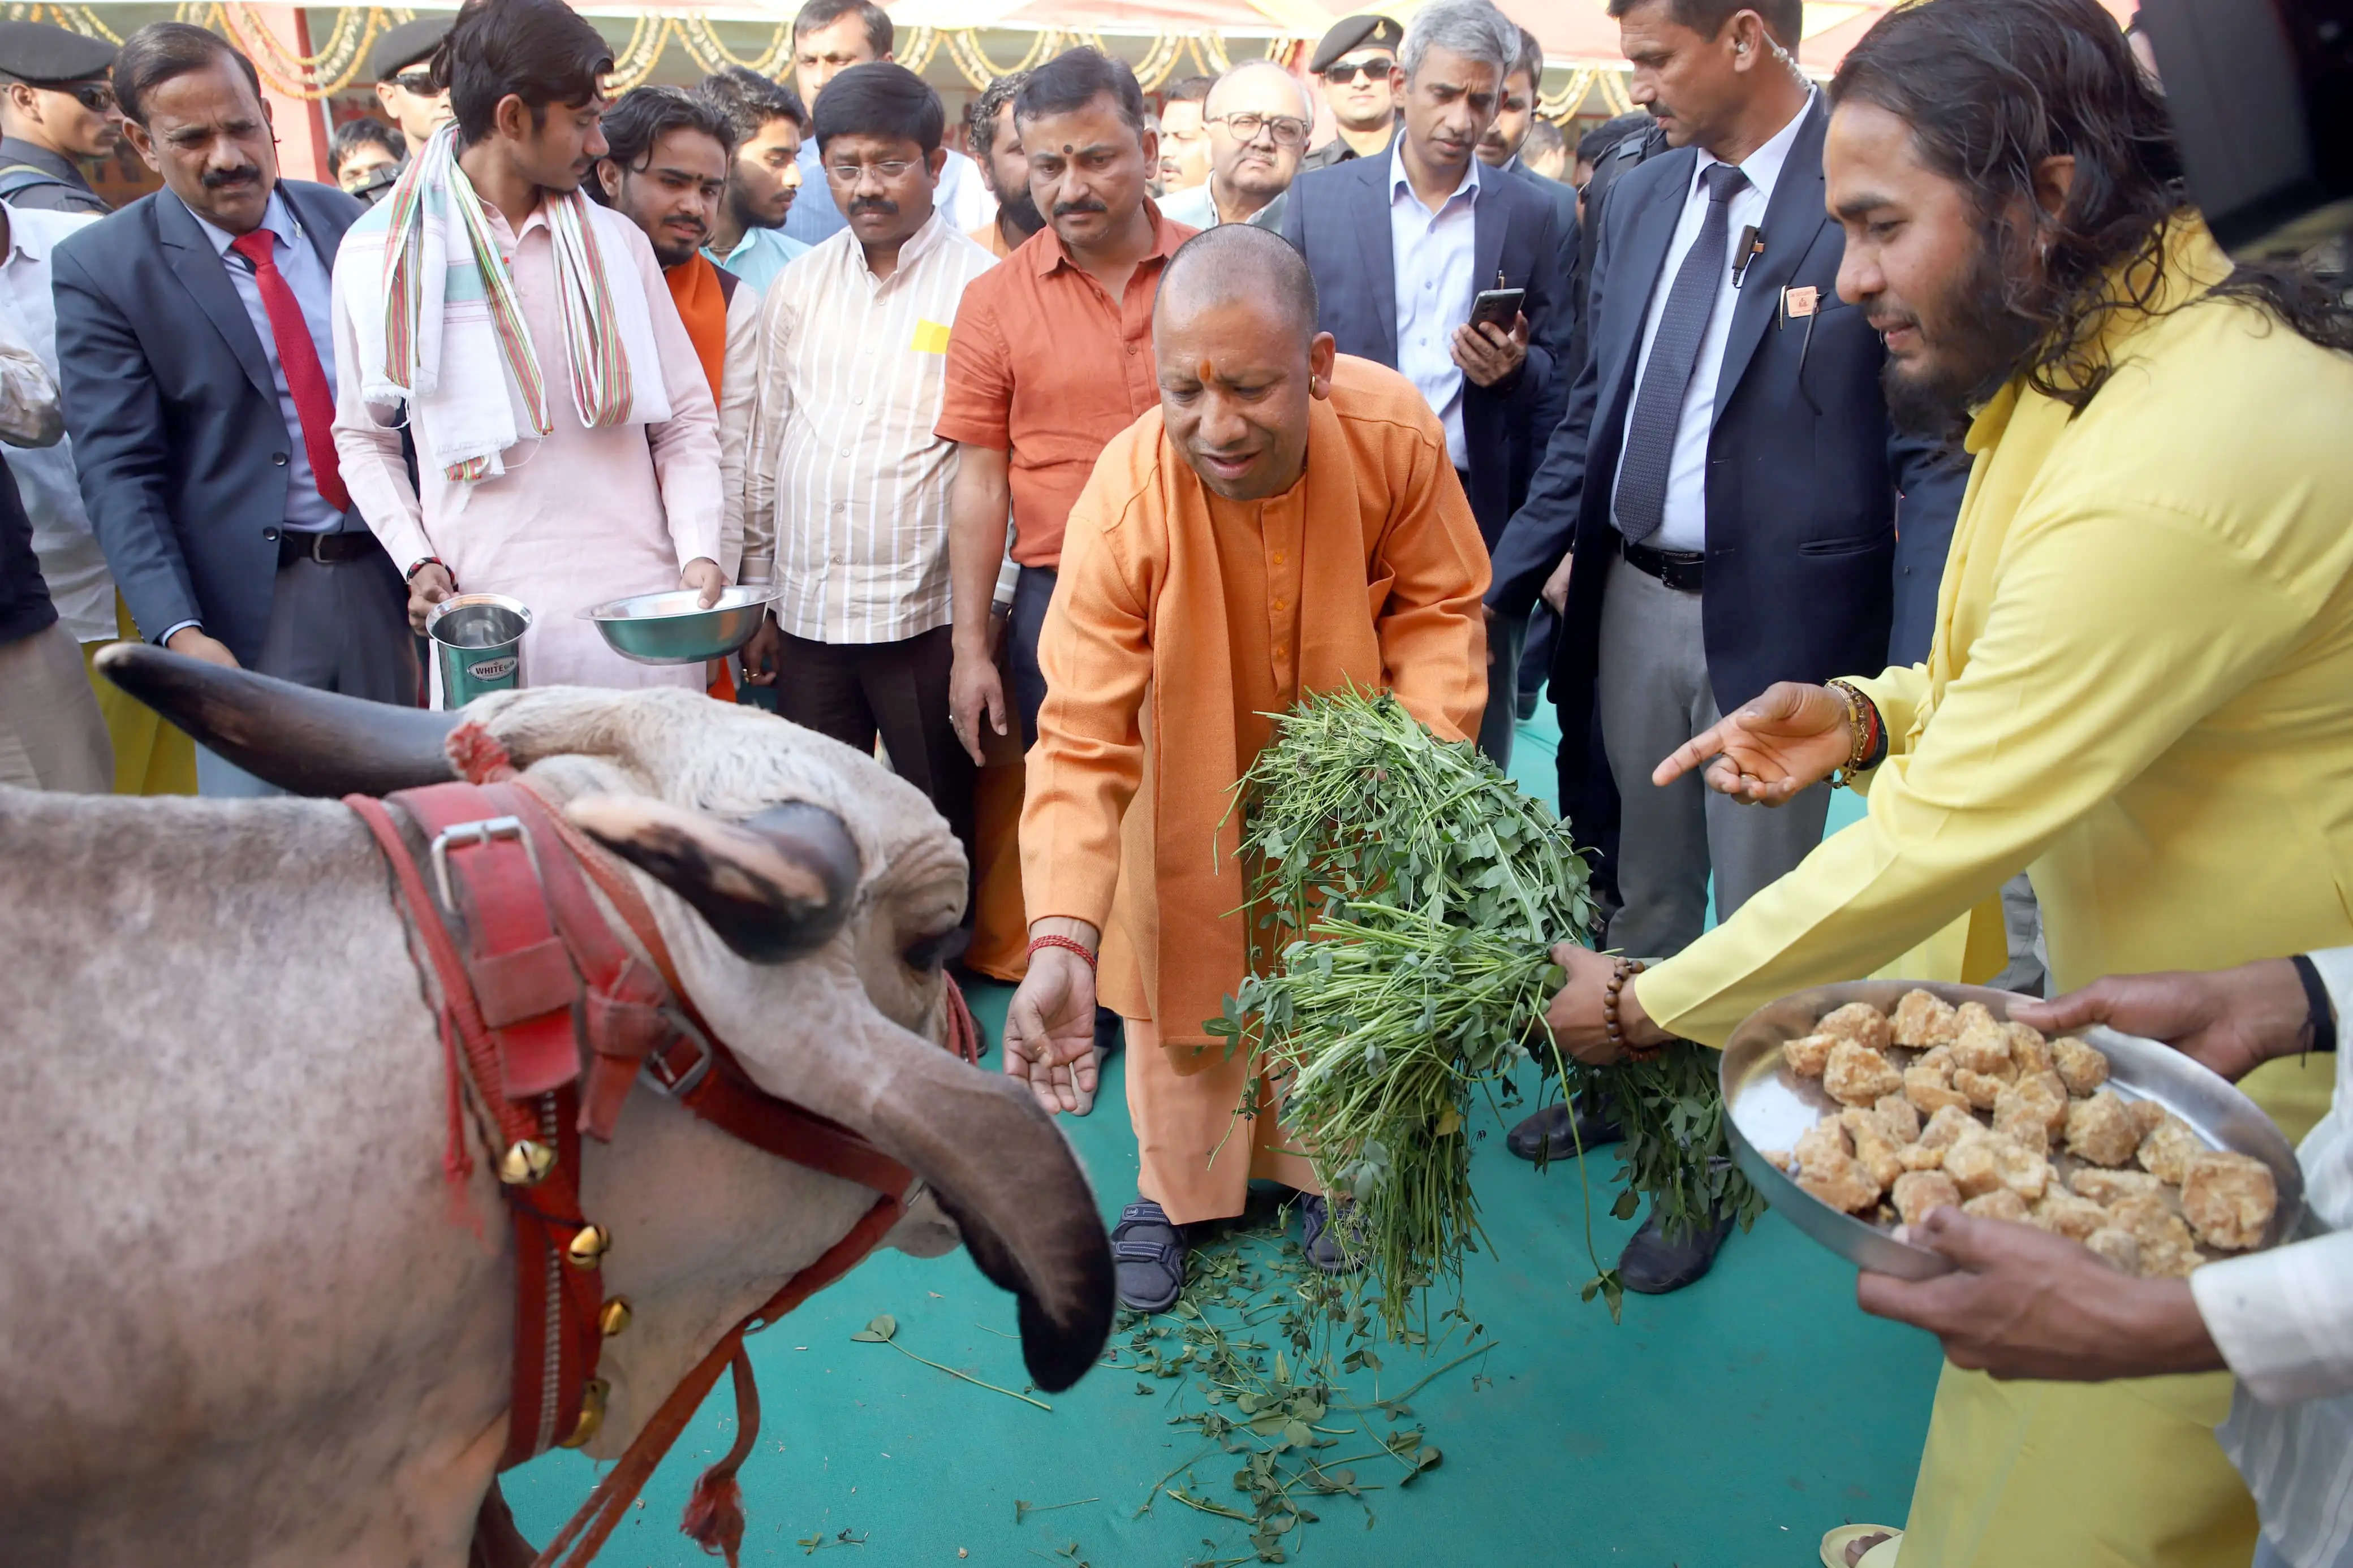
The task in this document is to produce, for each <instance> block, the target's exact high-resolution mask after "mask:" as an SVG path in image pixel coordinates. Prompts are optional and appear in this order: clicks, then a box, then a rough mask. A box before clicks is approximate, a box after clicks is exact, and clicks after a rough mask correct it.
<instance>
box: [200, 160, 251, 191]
mask: <svg viewBox="0 0 2353 1568" xmlns="http://www.w3.org/2000/svg"><path fill="white" fill-rule="evenodd" d="M260 178H261V171H260V169H259V168H258V167H256V166H255V165H253V164H251V163H248V164H247V165H246V166H245V167H244V168H242V169H206V171H205V173H204V176H203V180H204V187H205V189H206V190H208V191H225V190H227V188H228V187H229V186H231V185H242V184H248V183H251V182H255V181H259V179H260Z"/></svg>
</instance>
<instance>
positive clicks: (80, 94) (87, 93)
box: [51, 81, 115, 114]
mask: <svg viewBox="0 0 2353 1568" xmlns="http://www.w3.org/2000/svg"><path fill="white" fill-rule="evenodd" d="M51 90H52V91H55V92H62V93H64V94H65V95H66V96H67V97H69V98H70V99H72V100H74V101H75V102H76V103H79V104H80V105H81V106H82V107H83V108H84V109H87V110H90V112H91V113H92V114H111V113H113V112H114V107H115V105H114V89H112V88H111V87H109V86H107V85H106V84H105V83H104V82H102V81H78V82H75V83H73V84H72V85H70V86H68V87H60V88H54V89H51Z"/></svg>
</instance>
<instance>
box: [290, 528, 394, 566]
mask: <svg viewBox="0 0 2353 1568" xmlns="http://www.w3.org/2000/svg"><path fill="white" fill-rule="evenodd" d="M381 548H382V547H381V546H380V545H378V544H377V543H376V542H375V534H373V533H371V532H369V531H367V530H366V529H364V528H347V529H344V530H342V531H332V530H331V531H328V532H325V533H305V532H303V531H301V530H300V529H293V528H289V529H283V530H280V532H279V535H278V564H280V566H283V565H286V564H287V563H290V562H294V561H316V562H317V563H319V564H320V565H322V566H344V565H348V564H350V563H352V562H354V561H364V560H366V559H367V558H368V557H369V556H371V555H374V554H375V553H377V552H378V551H379V550H380V549H381Z"/></svg>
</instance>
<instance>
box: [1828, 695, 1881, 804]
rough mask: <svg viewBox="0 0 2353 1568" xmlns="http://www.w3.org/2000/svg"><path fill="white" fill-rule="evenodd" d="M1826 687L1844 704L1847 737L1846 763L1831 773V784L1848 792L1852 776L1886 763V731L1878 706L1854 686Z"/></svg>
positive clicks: (1853, 777) (1852, 782)
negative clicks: (1836, 694)
mask: <svg viewBox="0 0 2353 1568" xmlns="http://www.w3.org/2000/svg"><path fill="white" fill-rule="evenodd" d="M1830 688H1831V690H1832V691H1835V692H1837V693H1838V694H1839V697H1840V699H1841V700H1843V701H1844V702H1845V703H1846V730H1847V737H1848V741H1847V752H1846V764H1845V765H1844V766H1843V767H1841V768H1838V769H1836V770H1834V771H1833V772H1832V773H1831V784H1833V785H1835V786H1836V787H1838V788H1840V789H1852V788H1853V787H1854V780H1855V775H1856V774H1858V773H1869V772H1870V771H1871V770H1872V769H1873V768H1875V767H1877V766H1878V765H1879V764H1880V763H1883V762H1885V761H1886V760H1887V730H1886V727H1885V725H1884V724H1883V723H1882V722H1881V720H1880V717H1879V704H1877V703H1876V702H1873V700H1871V699H1870V698H1868V697H1865V696H1864V695H1863V694H1862V692H1861V691H1860V690H1858V689H1856V688H1855V687H1854V686H1852V684H1850V683H1849V682H1847V681H1843V680H1833V681H1831V683H1830Z"/></svg>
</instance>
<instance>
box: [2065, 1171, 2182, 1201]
mask: <svg viewBox="0 0 2353 1568" xmlns="http://www.w3.org/2000/svg"><path fill="white" fill-rule="evenodd" d="M2067 1184H2068V1185H2069V1186H2071V1187H2073V1189H2074V1190H2075V1193H2076V1194H2077V1195H2078V1196H2080V1197H2086V1198H2089V1199H2091V1200H2092V1201H2093V1202H2094V1203H2095V1204H2102V1205H2115V1204H2116V1203H2117V1202H2118V1201H2119V1200H2121V1199H2124V1198H2128V1197H2133V1196H2135V1195H2137V1194H2150V1193H2155V1192H2156V1191H2158V1188H2160V1187H2161V1186H2163V1185H2164V1184H2163V1183H2161V1182H2159V1181H2158V1179H2157V1178H2156V1177H2155V1176H2152V1175H2150V1174H2149V1173H2147V1171H2100V1170H2089V1169H2086V1170H2081V1171H2078V1172H2076V1173H2074V1174H2073V1175H2072V1176H2070V1177H2068V1178H2067Z"/></svg>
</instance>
